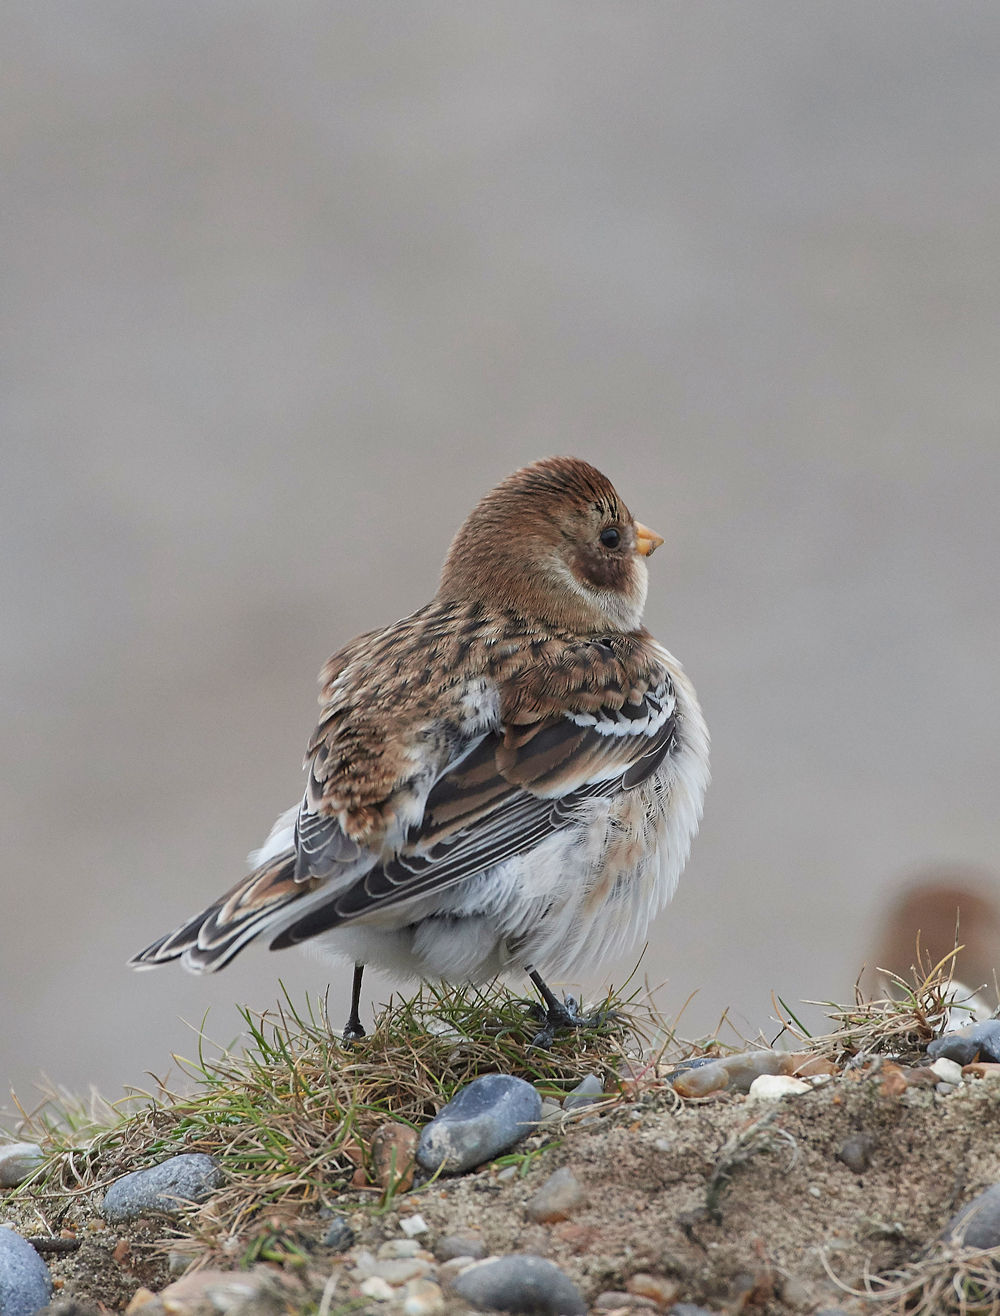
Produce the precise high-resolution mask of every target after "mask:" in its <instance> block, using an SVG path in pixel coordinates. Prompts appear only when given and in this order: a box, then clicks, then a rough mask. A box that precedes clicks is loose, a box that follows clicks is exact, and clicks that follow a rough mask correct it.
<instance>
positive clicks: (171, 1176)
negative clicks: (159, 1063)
mask: <svg viewBox="0 0 1000 1316" xmlns="http://www.w3.org/2000/svg"><path fill="white" fill-rule="evenodd" d="M222 1181H223V1174H222V1171H221V1170H220V1169H219V1167H218V1166H217V1165H216V1163H215V1161H214V1160H213V1159H212V1158H211V1156H205V1155H204V1154H203V1153H202V1152H189V1153H187V1154H185V1155H183V1156H171V1158H170V1160H169V1161H162V1162H161V1163H160V1164H159V1165H154V1166H152V1167H151V1168H150V1169H148V1170H134V1171H133V1172H132V1173H131V1174H126V1175H123V1176H122V1178H121V1179H118V1180H117V1181H116V1182H115V1183H113V1184H112V1185H111V1187H110V1188H109V1189H108V1191H107V1193H106V1194H105V1197H104V1203H103V1205H102V1206H101V1215H103V1216H104V1218H105V1220H107V1221H109V1222H110V1223H112V1224H118V1223H121V1222H122V1221H125V1220H137V1219H138V1218H139V1217H140V1216H144V1215H149V1214H150V1213H151V1212H152V1213H155V1214H159V1215H176V1214H177V1213H178V1211H179V1210H180V1209H181V1207H182V1206H184V1205H185V1204H187V1203H188V1202H203V1201H204V1200H205V1198H206V1197H209V1196H210V1195H211V1193H212V1190H213V1188H218V1187H220V1186H221V1184H222ZM2 1316H7V1314H6V1312H4V1313H3V1314H2Z"/></svg>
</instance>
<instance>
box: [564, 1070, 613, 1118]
mask: <svg viewBox="0 0 1000 1316" xmlns="http://www.w3.org/2000/svg"><path fill="white" fill-rule="evenodd" d="M604 1096H605V1092H604V1084H603V1083H602V1082H601V1080H600V1079H599V1078H598V1077H597V1075H596V1074H588V1075H587V1077H586V1078H585V1079H584V1080H583V1081H582V1082H581V1083H577V1085H576V1087H575V1088H574V1089H573V1091H572V1092H570V1093H569V1094H568V1095H567V1097H566V1099H565V1100H564V1101H563V1110H579V1109H580V1108H581V1106H592V1105H593V1104H594V1102H595V1101H603V1100H604Z"/></svg>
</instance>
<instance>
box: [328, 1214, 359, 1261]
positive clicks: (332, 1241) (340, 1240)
mask: <svg viewBox="0 0 1000 1316" xmlns="http://www.w3.org/2000/svg"><path fill="white" fill-rule="evenodd" d="M323 1246H324V1247H331V1248H333V1250H334V1252H346V1251H347V1249H348V1248H349V1247H353V1246H354V1230H353V1229H352V1228H351V1226H350V1225H349V1224H348V1223H347V1217H346V1216H343V1215H335V1216H334V1217H333V1219H332V1220H331V1221H330V1227H329V1229H327V1231H326V1233H325V1234H324V1235H323Z"/></svg>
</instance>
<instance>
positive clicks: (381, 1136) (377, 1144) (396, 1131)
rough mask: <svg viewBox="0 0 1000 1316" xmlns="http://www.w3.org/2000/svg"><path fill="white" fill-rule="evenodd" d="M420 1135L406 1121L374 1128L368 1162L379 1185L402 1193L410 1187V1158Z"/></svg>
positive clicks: (411, 1183) (413, 1156)
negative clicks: (370, 1155)
mask: <svg viewBox="0 0 1000 1316" xmlns="http://www.w3.org/2000/svg"><path fill="white" fill-rule="evenodd" d="M419 1137H420V1135H419V1134H418V1133H417V1131H416V1129H411V1128H410V1126H409V1125H408V1124H395V1123H392V1122H390V1123H388V1124H383V1125H381V1126H380V1127H379V1128H378V1129H376V1130H375V1136H374V1137H373V1138H372V1162H373V1164H374V1166H375V1177H376V1179H377V1180H378V1182H379V1184H380V1185H381V1187H383V1188H394V1189H395V1191H396V1192H397V1193H405V1192H406V1191H407V1190H408V1189H410V1188H412V1187H413V1171H414V1170H415V1169H416V1164H415V1161H414V1158H415V1157H416V1154H417V1142H418V1140H419Z"/></svg>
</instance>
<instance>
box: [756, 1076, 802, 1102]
mask: <svg viewBox="0 0 1000 1316" xmlns="http://www.w3.org/2000/svg"><path fill="white" fill-rule="evenodd" d="M811 1091H812V1086H811V1085H810V1084H809V1083H803V1081H802V1079H801V1078H792V1076H791V1074H761V1075H760V1076H759V1077H758V1078H755V1079H754V1081H753V1082H752V1083H751V1084H750V1091H749V1092H748V1093H747V1100H748V1101H780V1100H781V1098H782V1097H794V1096H796V1095H797V1094H798V1093H800V1092H811Z"/></svg>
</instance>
